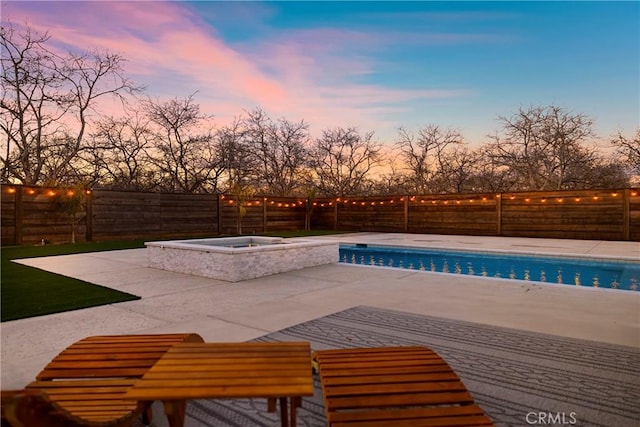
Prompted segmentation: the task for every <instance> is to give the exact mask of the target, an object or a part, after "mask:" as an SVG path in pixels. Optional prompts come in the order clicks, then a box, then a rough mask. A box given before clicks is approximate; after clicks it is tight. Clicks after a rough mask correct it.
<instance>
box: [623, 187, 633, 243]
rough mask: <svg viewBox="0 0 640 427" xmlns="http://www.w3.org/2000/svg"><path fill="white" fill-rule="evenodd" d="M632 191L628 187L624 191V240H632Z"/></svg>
mask: <svg viewBox="0 0 640 427" xmlns="http://www.w3.org/2000/svg"><path fill="white" fill-rule="evenodd" d="M630 197H631V191H630V190H629V189H628V188H626V189H624V190H623V191H622V240H631V231H630V229H631V224H630V222H631V215H630V210H631V200H630Z"/></svg>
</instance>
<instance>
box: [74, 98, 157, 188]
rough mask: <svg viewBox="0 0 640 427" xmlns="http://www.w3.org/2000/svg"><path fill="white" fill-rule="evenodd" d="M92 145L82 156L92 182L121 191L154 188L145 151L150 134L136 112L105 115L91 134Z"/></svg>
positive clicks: (150, 144)
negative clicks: (117, 116) (89, 171)
mask: <svg viewBox="0 0 640 427" xmlns="http://www.w3.org/2000/svg"><path fill="white" fill-rule="evenodd" d="M91 141H92V144H91V147H90V149H87V150H85V152H84V153H83V154H82V155H81V157H82V158H83V159H84V161H85V163H86V166H85V167H84V168H82V169H85V170H91V171H92V176H91V181H92V182H94V183H95V184H98V185H102V186H106V187H109V188H113V189H120V190H151V189H153V182H154V179H153V175H154V173H155V171H154V167H153V164H152V161H151V158H150V157H149V154H148V152H147V151H148V150H150V149H151V148H152V145H153V134H152V133H151V130H150V128H149V123H148V119H146V118H145V117H143V116H142V115H141V114H140V113H139V112H138V111H131V112H130V114H129V115H128V116H126V117H121V118H114V117H105V118H104V119H102V120H100V121H99V122H98V123H97V125H96V128H95V130H94V131H93V132H92V135H91Z"/></svg>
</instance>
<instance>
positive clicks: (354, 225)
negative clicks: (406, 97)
mask: <svg viewBox="0 0 640 427" xmlns="http://www.w3.org/2000/svg"><path fill="white" fill-rule="evenodd" d="M311 227H312V229H336V230H349V231H386V232H407V233H432V234H461V235H482V236H512V237H548V238H570V239H597V240H634V241H640V191H639V190H638V189H624V190H576V191H553V192H522V193H499V194H495V193H487V194H477V193H475V194H446V195H422V196H417V195H416V196H411V195H410V196H386V197H366V198H361V197H344V198H331V199H316V200H315V201H314V206H313V214H312V217H311Z"/></svg>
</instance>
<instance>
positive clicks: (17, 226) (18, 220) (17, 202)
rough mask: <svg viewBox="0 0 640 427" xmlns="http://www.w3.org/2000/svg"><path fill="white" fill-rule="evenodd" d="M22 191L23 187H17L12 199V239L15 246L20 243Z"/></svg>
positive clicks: (22, 210)
mask: <svg viewBox="0 0 640 427" xmlns="http://www.w3.org/2000/svg"><path fill="white" fill-rule="evenodd" d="M23 192H24V187H23V186H20V187H18V189H17V191H16V197H15V199H14V203H15V205H14V209H15V214H16V216H15V221H16V223H15V234H14V240H15V244H16V245H17V246H21V245H22V221H23V219H24V205H23V203H22V194H23Z"/></svg>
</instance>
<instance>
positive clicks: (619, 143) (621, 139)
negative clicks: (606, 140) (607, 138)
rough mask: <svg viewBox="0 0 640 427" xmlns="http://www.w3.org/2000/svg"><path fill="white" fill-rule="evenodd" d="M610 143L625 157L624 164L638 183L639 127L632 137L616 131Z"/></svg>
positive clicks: (639, 172)
mask: <svg viewBox="0 0 640 427" xmlns="http://www.w3.org/2000/svg"><path fill="white" fill-rule="evenodd" d="M611 144H612V145H613V146H614V147H615V148H616V149H617V152H618V154H620V155H621V156H623V157H624V158H625V159H626V162H625V163H626V166H627V167H628V169H629V173H630V175H633V178H634V182H638V183H640V127H639V128H638V129H637V130H636V134H635V135H634V136H633V137H632V138H627V137H625V136H624V135H622V133H620V132H618V134H617V135H616V136H615V138H613V139H612V140H611Z"/></svg>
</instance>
